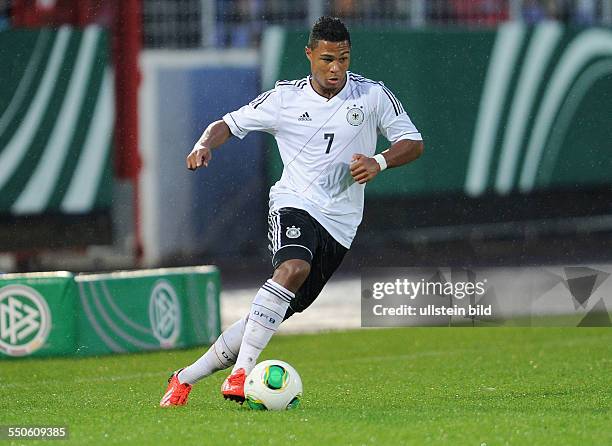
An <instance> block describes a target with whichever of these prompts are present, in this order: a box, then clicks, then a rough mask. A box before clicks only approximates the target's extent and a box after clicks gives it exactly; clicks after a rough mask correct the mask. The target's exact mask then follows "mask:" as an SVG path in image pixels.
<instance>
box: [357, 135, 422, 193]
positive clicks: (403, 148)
mask: <svg viewBox="0 0 612 446" xmlns="http://www.w3.org/2000/svg"><path fill="white" fill-rule="evenodd" d="M423 148H424V146H423V141H417V140H412V139H400V140H399V141H396V142H395V143H394V144H392V145H391V147H389V148H388V149H387V150H385V151H384V152H383V153H381V154H380V156H382V157H383V158H384V163H386V165H387V167H386V168H387V169H389V168H391V167H399V166H403V165H404V164H408V163H411V162H412V161H414V160H415V159H417V158H418V157H420V156H421V155H422V153H423ZM381 161H382V160H381ZM381 171H382V167H381V165H380V163H379V162H378V161H377V160H376V159H374V158H373V157H372V158H371V157H368V156H366V155H362V154H360V153H356V154H354V155H353V159H352V162H351V175H352V176H353V179H354V180H355V181H356V182H357V183H359V184H365V183H367V182H368V181H372V180H373V179H374V178H375V177H376V175H378V173H379V172H381Z"/></svg>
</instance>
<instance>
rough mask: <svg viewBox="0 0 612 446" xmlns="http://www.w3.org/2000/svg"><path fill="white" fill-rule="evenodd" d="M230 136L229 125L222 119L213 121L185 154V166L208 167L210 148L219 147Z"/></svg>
mask: <svg viewBox="0 0 612 446" xmlns="http://www.w3.org/2000/svg"><path fill="white" fill-rule="evenodd" d="M230 136H232V133H231V132H230V128H229V126H228V125H227V124H226V123H225V121H223V120H219V121H215V122H213V123H212V124H210V125H209V126H208V127H206V130H204V133H202V136H200V139H198V142H196V143H195V145H194V146H193V149H192V150H191V153H190V154H189V155H188V156H187V168H188V169H189V170H196V169H197V168H198V167H202V166H204V167H208V163H209V161H210V160H211V158H212V153H211V151H212V149H215V148H217V147H219V146H220V145H221V144H223V143H224V142H225V141H227V140H228V139H229V137H230Z"/></svg>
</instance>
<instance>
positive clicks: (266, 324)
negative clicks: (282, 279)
mask: <svg viewBox="0 0 612 446" xmlns="http://www.w3.org/2000/svg"><path fill="white" fill-rule="evenodd" d="M294 297H295V294H293V293H292V292H291V291H289V290H288V289H286V288H285V287H283V286H281V285H279V284H278V283H276V282H274V281H273V280H272V279H268V281H266V283H264V284H263V286H262V287H261V288H260V289H259V291H258V292H257V295H256V296H255V299H253V303H252V304H251V311H250V313H249V320H248V321H247V323H246V327H245V329H244V336H243V337H242V343H241V344H240V352H239V353H238V358H237V359H236V364H234V369H233V370H232V373H234V372H235V371H236V370H238V369H240V368H243V369H244V370H245V371H246V373H247V374H249V373H250V372H251V370H253V367H255V364H256V363H257V358H258V357H259V354H260V353H261V352H262V350H263V349H264V348H265V347H266V345H268V342H270V339H271V338H272V335H273V334H274V333H276V330H278V327H279V325H280V323H281V322H282V321H283V318H284V317H285V313H286V312H287V308H289V302H290V301H291V299H293V298H294Z"/></svg>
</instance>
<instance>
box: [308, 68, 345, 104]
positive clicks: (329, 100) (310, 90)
mask: <svg viewBox="0 0 612 446" xmlns="http://www.w3.org/2000/svg"><path fill="white" fill-rule="evenodd" d="M349 74H350V71H347V72H346V82H345V83H344V86H343V87H342V89H341V90H340V91H339V92H338V93H336V94H335V95H334V96H332V97H331V98H329V99H328V98H326V97H325V96H321V95H320V94H319V93H317V92H316V91H315V89H314V88H312V84H311V82H312V75H311V74H310V75H308V82H306V91H307V92H308V94H310V95H311V96H313V97H316V98H318V99H319V100H320V101H325V102H332V101H334V100H336V98H341V97H342V96H344V94H345V92H346V91H347V90H348V88H349V82H351V77H350V76H349Z"/></svg>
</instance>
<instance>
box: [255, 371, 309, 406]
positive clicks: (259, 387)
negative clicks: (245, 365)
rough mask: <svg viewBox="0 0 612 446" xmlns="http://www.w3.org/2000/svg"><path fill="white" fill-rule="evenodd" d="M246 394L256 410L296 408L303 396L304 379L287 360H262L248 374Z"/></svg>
mask: <svg viewBox="0 0 612 446" xmlns="http://www.w3.org/2000/svg"><path fill="white" fill-rule="evenodd" d="M244 396H245V399H246V402H247V405H248V406H249V407H250V408H251V409H254V410H285V409H294V408H296V407H298V406H299V405H300V399H301V398H302V380H301V379H300V375H298V372H296V370H295V369H294V368H293V367H291V366H290V365H289V364H287V363H286V362H283V361H279V360H277V359H272V360H268V361H262V362H260V363H259V364H257V365H256V366H255V368H254V369H253V370H252V371H251V373H249V376H247V378H246V381H245V383H244Z"/></svg>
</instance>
